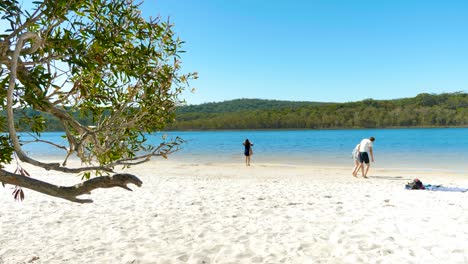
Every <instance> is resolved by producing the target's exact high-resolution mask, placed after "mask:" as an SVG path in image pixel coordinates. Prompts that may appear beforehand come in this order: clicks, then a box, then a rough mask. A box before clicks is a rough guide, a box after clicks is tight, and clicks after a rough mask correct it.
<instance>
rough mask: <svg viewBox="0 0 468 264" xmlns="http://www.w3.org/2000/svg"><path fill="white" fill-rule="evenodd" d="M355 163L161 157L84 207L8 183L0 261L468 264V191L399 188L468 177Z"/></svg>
mask: <svg viewBox="0 0 468 264" xmlns="http://www.w3.org/2000/svg"><path fill="white" fill-rule="evenodd" d="M350 170H351V168H331V169H330V168H320V167H312V166H292V165H279V164H253V166H251V167H245V166H243V165H242V162H239V164H192V163H177V162H170V161H157V162H156V161H154V162H152V163H148V164H145V165H142V166H139V167H135V168H131V169H129V170H127V172H130V173H134V174H136V175H138V176H139V177H140V178H141V179H142V180H143V182H144V183H143V186H142V188H136V187H135V188H136V190H135V191H134V192H127V191H125V190H120V189H110V190H97V191H95V192H94V193H93V194H92V196H91V198H92V199H94V201H95V202H94V203H93V204H86V205H79V204H74V203H70V202H68V201H65V200H61V199H56V198H52V197H48V196H45V195H42V194H38V193H35V192H33V191H28V190H26V200H25V201H23V202H21V203H19V202H15V201H14V200H13V199H12V197H11V195H10V194H11V190H10V187H7V188H3V189H1V190H0V202H1V203H0V219H1V225H0V233H1V236H0V263H468V239H467V237H468V203H467V202H466V201H467V198H468V193H458V192H432V191H408V190H405V189H404V184H405V182H407V181H409V180H411V179H412V178H414V177H418V178H420V179H421V180H422V181H423V182H425V183H433V184H443V185H446V186H458V187H468V175H466V174H443V175H442V174H441V173H434V172H433V173H430V172H427V171H425V172H418V171H417V170H416V171H415V170H413V171H410V172H408V171H406V172H405V171H388V170H387V171H384V170H378V168H377V169H374V170H372V171H371V173H370V175H371V178H370V179H368V180H365V179H362V178H358V179H356V178H354V177H352V176H351V175H350ZM30 172H31V171H30ZM32 174H33V175H41V176H40V178H41V179H44V180H47V181H55V182H60V183H61V184H73V183H75V182H76V181H78V180H79V179H78V178H74V177H70V176H64V175H62V174H60V173H56V172H43V171H38V170H33V173H32Z"/></svg>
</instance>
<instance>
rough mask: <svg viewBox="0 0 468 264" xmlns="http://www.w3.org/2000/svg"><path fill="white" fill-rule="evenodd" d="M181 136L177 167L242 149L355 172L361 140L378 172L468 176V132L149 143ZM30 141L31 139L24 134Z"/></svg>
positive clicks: (280, 134) (263, 157) (261, 133)
mask: <svg viewBox="0 0 468 264" xmlns="http://www.w3.org/2000/svg"><path fill="white" fill-rule="evenodd" d="M63 134H64V133H60V132H49V133H43V134H42V137H41V138H42V139H44V140H49V141H53V142H55V143H61V144H63V143H64V142H65V141H64V140H63V138H61V136H62V135H63ZM162 134H167V135H168V136H169V138H170V137H175V136H180V137H182V138H184V139H186V140H188V142H187V143H185V144H184V145H183V149H182V150H180V151H179V152H177V153H174V154H172V155H171V156H170V159H172V160H176V161H188V162H199V163H216V162H230V163H235V162H239V163H242V162H243V159H244V157H243V150H244V147H243V145H242V143H243V142H244V140H245V139H246V138H248V139H249V140H250V141H251V142H252V143H253V144H254V146H253V150H254V156H253V157H252V163H253V164H255V162H259V163H279V164H292V165H294V164H310V165H318V166H330V167H336V166H339V167H342V166H348V167H352V164H353V162H352V159H351V151H352V150H353V148H354V146H355V145H356V144H357V143H359V141H360V140H361V139H362V138H368V137H370V136H374V137H375V138H376V141H375V143H374V156H375V164H373V166H375V167H378V168H388V169H400V168H404V169H424V170H427V171H454V172H466V171H468V128H431V129H362V130H357V129H353V130H243V131H197V132H185V131H184V132H179V131H171V132H164V133H160V134H156V135H152V136H151V137H150V142H151V143H154V144H158V143H159V142H160V140H161V135H162ZM21 136H22V138H23V139H27V138H28V135H27V134H21ZM25 150H26V151H27V152H29V153H30V154H31V155H32V156H34V157H47V156H49V157H55V158H56V157H57V156H60V155H63V151H62V150H57V149H54V148H53V147H51V146H49V145H46V144H41V143H33V144H27V145H25Z"/></svg>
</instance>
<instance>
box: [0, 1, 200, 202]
mask: <svg viewBox="0 0 468 264" xmlns="http://www.w3.org/2000/svg"><path fill="white" fill-rule="evenodd" d="M33 3H34V4H35V7H34V8H33V10H24V9H22V7H21V6H20V4H19V2H18V1H17V0H3V1H0V17H1V23H0V24H1V25H2V28H1V30H2V31H1V32H0V34H1V35H0V107H1V110H2V114H3V115H2V116H0V127H1V128H2V130H3V131H6V132H7V134H8V135H7V136H4V135H2V136H1V137H0V153H1V154H0V182H2V184H11V185H14V186H17V188H16V190H15V196H16V197H17V198H22V197H23V191H22V189H21V187H24V188H29V189H32V190H35V191H38V192H42V193H44V194H47V195H52V196H56V197H60V198H64V199H67V200H70V201H73V202H79V203H86V202H91V200H89V199H80V198H78V196H79V195H81V194H86V193H89V192H90V191H91V190H93V189H96V188H109V187H122V188H125V189H128V187H127V184H129V183H132V184H135V185H137V186H140V185H141V181H140V180H139V179H138V178H137V177H135V176H134V175H130V174H114V175H112V174H113V173H114V167H115V166H118V165H122V166H130V165H136V164H139V163H142V162H145V161H147V160H148V159H149V158H150V157H152V156H163V157H165V156H166V155H167V154H169V153H171V152H173V151H174V150H175V149H176V148H177V146H178V144H179V143H181V141H180V140H179V139H176V140H175V141H167V142H165V143H162V144H161V145H158V146H149V145H146V133H148V132H154V131H158V130H161V129H163V128H164V127H165V125H166V123H168V122H171V121H173V119H174V109H175V106H176V104H177V103H178V99H177V97H178V95H179V94H180V92H181V91H182V90H183V89H184V87H185V86H186V84H187V81H188V80H189V79H191V78H194V77H196V75H195V74H187V75H183V74H180V73H179V70H180V67H181V62H180V60H179V55H178V54H179V52H180V47H181V44H182V42H181V41H180V40H179V39H178V38H176V37H175V33H174V32H173V27H172V25H171V24H169V23H166V22H162V21H160V20H159V19H158V18H156V19H153V18H151V19H149V20H146V19H144V18H143V17H142V16H141V12H140V10H139V5H140V4H139V3H138V4H137V3H134V2H133V1H132V0H99V1H88V0H42V1H40V0H39V1H36V2H33ZM7 27H8V28H7ZM19 129H22V130H27V131H32V132H33V133H35V134H36V135H37V136H39V135H40V133H41V132H43V131H50V130H55V129H61V130H63V131H64V132H65V135H66V139H67V141H68V146H57V145H54V144H52V143H51V142H50V143H51V144H50V145H51V147H60V148H63V149H65V150H66V152H65V153H64V161H63V162H62V163H50V162H47V161H41V160H35V159H33V158H31V157H30V156H28V155H27V154H26V153H25V152H23V150H22V142H21V139H20V138H18V135H17V130H19ZM38 140H39V138H38ZM13 153H15V154H16V156H17V157H18V159H19V160H21V161H22V162H26V163H30V164H32V165H35V166H38V167H42V168H45V169H47V170H57V171H61V172H64V173H81V174H82V175H83V177H84V178H85V179H87V180H86V181H84V182H82V183H80V184H77V185H76V186H71V187H62V186H56V185H52V184H49V183H45V182H42V181H38V180H35V179H33V178H32V177H29V174H28V173H27V172H26V171H25V170H24V169H23V168H22V167H21V166H20V165H18V168H17V170H16V172H15V173H12V172H9V171H6V170H5V169H4V166H3V165H4V164H9V163H11V162H12V159H13ZM71 155H76V156H78V157H79V158H80V159H81V161H82V162H83V164H85V165H84V166H83V167H73V168H72V167H68V166H67V161H68V159H69V157H70V156H71ZM92 172H93V173H95V174H96V175H97V176H99V177H96V178H93V179H90V177H91V173H92ZM105 175H111V176H105Z"/></svg>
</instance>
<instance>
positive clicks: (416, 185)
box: [405, 179, 425, 190]
mask: <svg viewBox="0 0 468 264" xmlns="http://www.w3.org/2000/svg"><path fill="white" fill-rule="evenodd" d="M405 187H406V189H410V190H424V189H425V188H424V184H423V183H422V182H421V181H420V180H419V179H414V180H413V181H412V182H408V183H407V184H406V186H405Z"/></svg>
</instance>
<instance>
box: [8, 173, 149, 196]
mask: <svg viewBox="0 0 468 264" xmlns="http://www.w3.org/2000/svg"><path fill="white" fill-rule="evenodd" d="M0 181H1V182H3V183H5V184H11V185H15V186H20V187H23V188H28V189H31V190H34V191H36V192H40V193H43V194H47V195H50V196H54V197H58V198H62V199H65V200H68V201H72V202H76V203H92V202H93V200H91V199H80V198H78V196H80V195H84V194H90V193H91V191H92V190H95V189H98V188H113V187H121V188H124V189H125V190H129V191H131V189H130V188H128V185H129V184H134V185H136V186H138V187H141V185H142V184H143V182H142V181H141V180H140V179H138V178H137V177H136V176H134V175H131V174H126V173H123V174H114V175H112V176H101V177H96V178H93V179H90V180H87V181H84V182H82V183H79V184H76V185H73V186H58V185H54V184H50V183H47V182H43V181H40V180H37V179H34V178H31V177H27V176H23V175H20V174H14V173H11V172H8V171H5V170H3V169H0Z"/></svg>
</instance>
